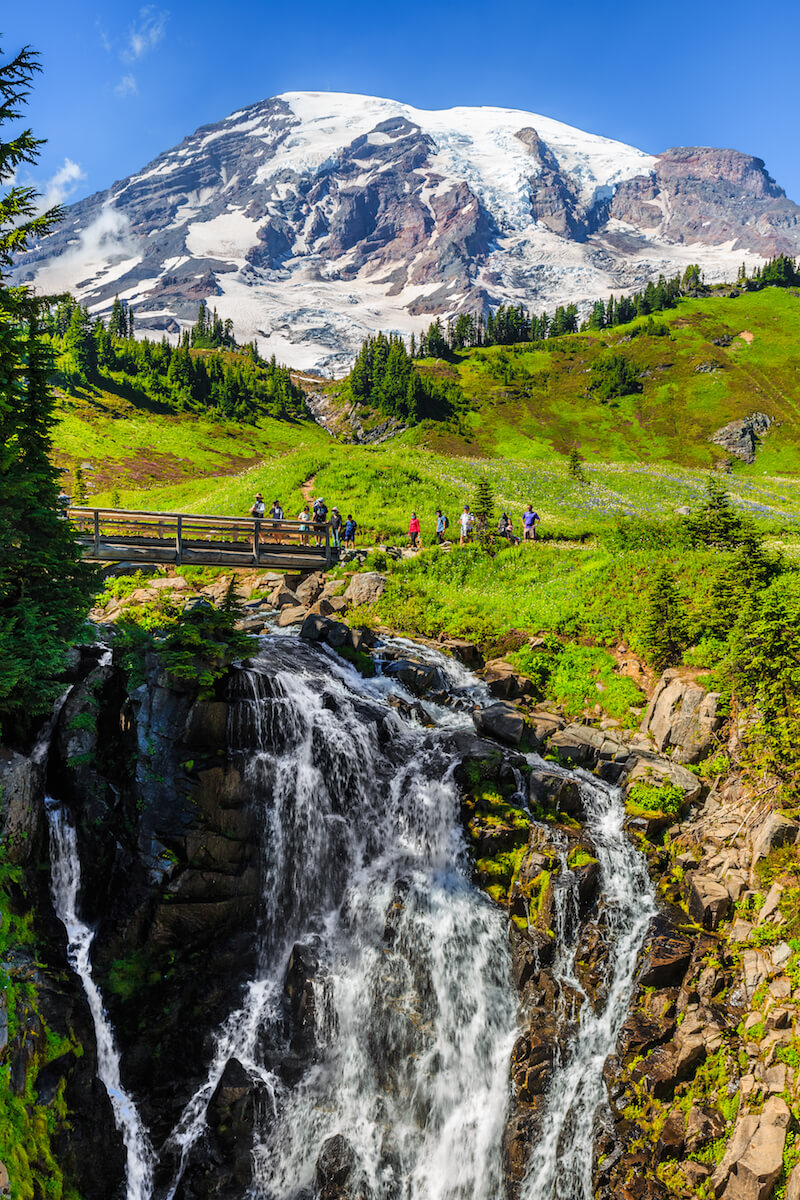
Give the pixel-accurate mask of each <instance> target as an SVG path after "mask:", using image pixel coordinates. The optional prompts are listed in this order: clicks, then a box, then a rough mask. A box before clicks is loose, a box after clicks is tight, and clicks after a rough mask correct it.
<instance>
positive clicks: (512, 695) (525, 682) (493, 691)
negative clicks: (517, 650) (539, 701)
mask: <svg viewBox="0 0 800 1200" xmlns="http://www.w3.org/2000/svg"><path fill="white" fill-rule="evenodd" d="M483 680H484V683H485V684H486V686H487V687H488V689H489V693H490V695H492V696H495V697H496V698H497V699H498V700H519V699H520V698H521V697H522V696H532V695H533V684H532V683H531V681H530V679H526V678H525V676H524V675H518V674H517V673H516V672H515V671H514V668H513V667H512V666H511V664H510V663H507V662H505V661H504V660H503V659H502V658H496V659H493V660H492V661H491V662H488V663H487V664H486V669H485V671H484V672H483Z"/></svg>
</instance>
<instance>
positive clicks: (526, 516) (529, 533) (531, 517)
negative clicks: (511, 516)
mask: <svg viewBox="0 0 800 1200" xmlns="http://www.w3.org/2000/svg"><path fill="white" fill-rule="evenodd" d="M538 524H539V514H538V513H537V512H534V511H533V505H532V504H529V505H528V507H527V508H526V509H525V512H524V513H523V514H522V526H523V529H524V531H525V532H524V534H523V537H524V538H525V541H526V542H535V541H536V526H537V525H538Z"/></svg>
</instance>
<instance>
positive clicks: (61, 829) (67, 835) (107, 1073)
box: [45, 799, 153, 1200]
mask: <svg viewBox="0 0 800 1200" xmlns="http://www.w3.org/2000/svg"><path fill="white" fill-rule="evenodd" d="M45 806H46V810H47V819H48V823H49V827H50V872H51V874H50V887H51V892H52V896H53V905H54V907H55V910H56V914H57V916H58V918H59V920H60V921H61V923H62V924H63V926H64V928H65V929H66V931H67V958H68V959H69V963H70V966H71V967H72V969H73V970H74V971H75V973H76V974H77V975H78V977H79V979H80V981H81V983H82V985H83V990H84V992H85V994H86V999H87V1001H88V1004H89V1010H90V1012H91V1014H92V1022H93V1024H94V1032H95V1041H96V1043H97V1073H98V1075H99V1077H100V1081H101V1082H102V1084H103V1085H104V1087H105V1089H106V1091H107V1092H108V1098H109V1100H110V1101H111V1107H112V1109H113V1112H114V1121H115V1122H116V1126H117V1129H118V1130H119V1131H120V1133H121V1135H122V1140H123V1142H124V1144H125V1151H126V1156H127V1172H126V1175H127V1192H126V1197H127V1200H149V1197H150V1196H151V1195H152V1190H153V1152H152V1150H151V1148H150V1144H149V1141H148V1138H147V1134H146V1132H145V1130H144V1127H143V1125H142V1122H141V1120H140V1118H139V1114H138V1112H137V1110H136V1105H135V1104H134V1102H133V1100H132V1099H131V1097H130V1096H129V1095H128V1093H127V1092H126V1091H125V1089H124V1088H123V1086H122V1084H121V1082H120V1060H119V1053H118V1051H117V1047H116V1045H115V1043H114V1034H113V1030H112V1028H111V1025H110V1023H109V1020H108V1017H107V1016H106V1012H105V1009H104V1008H103V998H102V996H101V995H100V992H99V990H98V987H97V984H96V983H95V982H94V979H93V978H92V966H91V960H90V951H91V946H92V939H93V938H94V931H93V930H92V929H90V928H89V927H88V925H85V924H84V922H83V921H82V920H81V919H80V917H79V916H78V894H79V892H80V886H81V868H80V860H79V858H78V845H77V839H76V837H75V828H74V826H73V825H72V824H71V823H70V820H69V817H68V815H67V813H66V811H65V810H64V809H63V808H59V806H58V805H57V804H56V803H55V801H53V800H50V799H48V800H46V802H45Z"/></svg>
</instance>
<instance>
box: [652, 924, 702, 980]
mask: <svg viewBox="0 0 800 1200" xmlns="http://www.w3.org/2000/svg"><path fill="white" fill-rule="evenodd" d="M693 949H694V943H693V942H692V941H691V939H690V938H688V937H686V936H685V935H684V934H682V933H681V932H680V931H679V930H677V929H675V928H674V926H673V925H672V923H671V922H670V921H669V920H668V919H666V918H665V917H663V916H661V915H659V916H657V917H655V918H654V920H653V922H652V924H651V926H650V932H649V933H648V936H647V939H646V941H645V944H644V947H643V950H642V957H641V964H642V965H641V967H640V970H639V985H640V987H655V988H664V987H677V986H678V985H679V984H680V982H681V980H682V979H683V977H684V975H685V974H686V970H687V968H688V966H689V963H690V962H691V959H692V951H693Z"/></svg>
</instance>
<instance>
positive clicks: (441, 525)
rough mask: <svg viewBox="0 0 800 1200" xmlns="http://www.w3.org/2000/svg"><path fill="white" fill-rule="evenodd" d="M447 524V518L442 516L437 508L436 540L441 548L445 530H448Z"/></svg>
mask: <svg viewBox="0 0 800 1200" xmlns="http://www.w3.org/2000/svg"><path fill="white" fill-rule="evenodd" d="M449 524H450V522H449V521H448V519H447V517H446V516H445V515H444V513H443V512H442V510H441V509H440V508H437V510H436V540H437V542H438V543H439V545H440V546H441V544H442V542H444V541H445V534H446V533H447V528H448V526H449Z"/></svg>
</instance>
